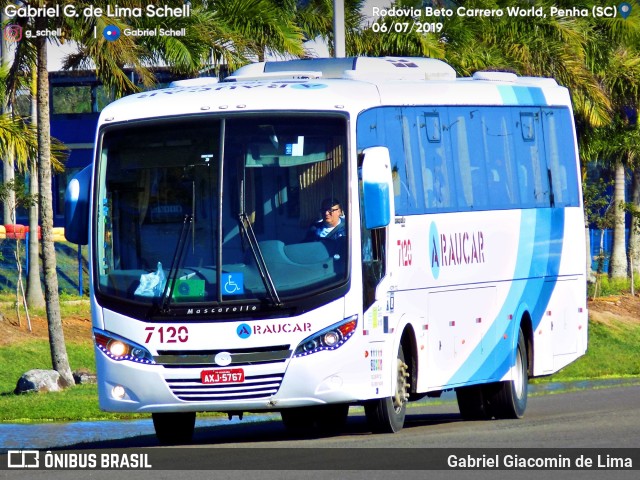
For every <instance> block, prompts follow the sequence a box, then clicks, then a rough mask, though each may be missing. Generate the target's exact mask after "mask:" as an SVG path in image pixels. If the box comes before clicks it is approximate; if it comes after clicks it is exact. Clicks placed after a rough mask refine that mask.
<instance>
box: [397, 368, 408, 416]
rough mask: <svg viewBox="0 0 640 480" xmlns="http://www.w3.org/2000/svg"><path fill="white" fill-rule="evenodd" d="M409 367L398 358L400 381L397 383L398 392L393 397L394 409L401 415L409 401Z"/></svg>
mask: <svg viewBox="0 0 640 480" xmlns="http://www.w3.org/2000/svg"><path fill="white" fill-rule="evenodd" d="M407 378H409V365H407V364H406V363H404V362H403V361H402V360H401V359H400V358H398V379H397V381H396V392H395V395H394V396H393V409H394V410H395V411H396V413H400V412H401V411H402V409H403V408H404V406H405V404H406V403H407V400H409V393H408V392H409V383H408V382H407Z"/></svg>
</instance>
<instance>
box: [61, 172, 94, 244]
mask: <svg viewBox="0 0 640 480" xmlns="http://www.w3.org/2000/svg"><path fill="white" fill-rule="evenodd" d="M90 192H91V165H89V166H87V167H85V168H84V169H83V170H81V171H80V172H78V173H77V174H76V175H75V176H74V177H73V178H72V179H71V181H70V182H69V184H68V185H67V190H66V192H65V194H64V236H65V238H66V239H67V240H68V241H70V242H71V243H75V244H76V245H87V244H88V243H89V194H90Z"/></svg>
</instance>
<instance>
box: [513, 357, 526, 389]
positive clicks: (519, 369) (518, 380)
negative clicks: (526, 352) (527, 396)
mask: <svg viewBox="0 0 640 480" xmlns="http://www.w3.org/2000/svg"><path fill="white" fill-rule="evenodd" d="M523 366H524V362H523V361H522V350H520V348H518V354H517V355H516V371H515V375H514V378H513V386H514V390H515V394H516V396H517V397H518V398H519V399H520V398H522V396H523V395H524V372H523Z"/></svg>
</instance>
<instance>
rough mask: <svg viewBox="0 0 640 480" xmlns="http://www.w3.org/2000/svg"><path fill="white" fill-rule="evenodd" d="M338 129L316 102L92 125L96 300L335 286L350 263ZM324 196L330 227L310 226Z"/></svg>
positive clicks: (248, 300)
mask: <svg viewBox="0 0 640 480" xmlns="http://www.w3.org/2000/svg"><path fill="white" fill-rule="evenodd" d="M347 139H348V121H347V118H346V116H345V115H335V114H334V115H327V114H320V113H317V112H313V113H311V114H310V113H306V114H298V113H287V114H282V113H278V114H271V113H266V114H265V113H262V114H260V115H257V114H246V115H238V114H233V115H217V116H213V115H208V116H206V117H204V116H188V117H176V118H162V119H155V120H151V121H149V120H147V121H141V122H132V123H128V124H126V125H109V126H106V127H103V128H102V129H101V131H100V133H99V144H98V145H99V149H98V153H97V160H98V161H97V162H96V163H97V167H96V168H97V171H96V182H95V184H96V185H95V196H96V197H95V198H96V201H95V202H94V208H95V215H94V216H93V218H94V219H95V220H94V224H93V242H94V248H93V251H94V255H93V262H94V269H93V272H94V282H95V283H94V284H95V292H96V298H97V299H98V300H99V302H100V303H101V304H102V305H103V306H109V307H110V308H113V309H115V310H118V311H121V312H123V313H131V309H137V310H139V309H142V310H143V311H145V312H146V316H153V315H162V314H176V312H180V311H189V312H193V311H194V309H195V310H198V311H211V310H212V309H215V308H216V307H217V308H218V309H219V310H220V308H221V307H224V306H232V307H233V306H238V305H242V306H245V308H240V309H238V311H240V312H243V313H246V311H247V310H249V311H251V310H253V311H255V306H256V305H258V306H260V308H261V309H262V308H267V307H271V308H282V307H295V306H299V305H300V304H305V305H306V304H308V302H309V301H312V302H313V301H316V302H317V301H323V302H326V301H327V300H328V297H336V298H337V297H339V296H340V295H341V294H342V293H344V291H345V289H346V288H348V282H349V263H350V262H349V255H350V248H349V242H348V238H349V234H348V232H349V228H348V223H347V218H348V213H349V212H348V205H349V201H350V199H349V197H348V194H347V192H348V188H347V187H348V177H349V172H348V161H347V152H348V146H347ZM327 201H329V202H330V203H331V204H332V205H331V207H332V208H331V210H333V212H335V213H336V215H335V218H336V219H337V220H338V225H339V228H334V229H333V230H334V231H333V234H329V235H327V237H326V238H320V237H319V236H316V235H314V234H313V233H316V232H318V229H317V228H316V226H317V225H324V223H322V222H323V215H324V212H321V210H322V208H321V207H322V205H324V204H325V203H326V202H327ZM338 209H339V210H338ZM325 210H326V209H325ZM333 212H332V213H333ZM336 232H339V233H336ZM314 297H315V298H316V300H311V299H312V298H314ZM249 306H253V307H249ZM224 310H225V311H228V312H233V311H235V309H234V308H231V309H227V308H225V309H224Z"/></svg>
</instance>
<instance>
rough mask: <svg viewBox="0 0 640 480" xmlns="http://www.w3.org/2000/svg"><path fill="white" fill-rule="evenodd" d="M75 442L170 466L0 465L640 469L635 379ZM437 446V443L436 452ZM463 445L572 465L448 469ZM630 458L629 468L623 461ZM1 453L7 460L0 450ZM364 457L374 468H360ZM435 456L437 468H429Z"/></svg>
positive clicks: (345, 474)
mask: <svg viewBox="0 0 640 480" xmlns="http://www.w3.org/2000/svg"><path fill="white" fill-rule="evenodd" d="M196 425H197V424H196ZM81 447H82V448H83V449H85V450H75V451H76V452H85V454H88V453H89V452H91V453H96V454H97V455H100V454H101V453H102V452H114V451H118V452H122V451H125V452H128V453H140V452H147V453H150V456H151V458H152V463H155V466H154V468H157V467H162V468H171V469H173V470H161V471H160V470H154V471H140V470H139V471H136V472H132V471H130V470H129V471H127V470H117V471H109V472H106V471H83V472H78V471H69V470H66V471H51V470H49V471H46V470H37V471H29V472H24V471H17V470H12V471H6V470H5V471H0V478H42V479H51V480H57V479H65V480H67V479H70V478H78V479H80V478H82V479H85V478H105V479H106V478H109V479H113V480H117V479H125V478H126V479H129V478H132V477H135V478H137V479H152V478H153V479H162V478H171V479H180V480H191V479H196V478H198V479H199V478H212V479H218V478H225V479H236V478H237V479H245V478H247V479H253V478H256V479H257V478H260V479H263V478H274V479H275V478H292V479H293V478H296V479H297V478H348V479H351V478H353V479H362V478H366V479H367V480H374V479H378V478H385V479H389V478H402V479H403V480H404V479H407V478H425V479H426V478H428V479H433V478H462V479H464V478H470V479H471V478H473V479H474V480H482V479H489V478H491V479H492V480H493V479H495V478H509V479H514V480H518V479H520V478H562V479H573V478H576V479H580V480H582V479H585V478H602V479H607V480H612V479H616V478H634V479H636V478H639V477H640V474H639V471H640V470H639V469H640V386H628V387H620V388H607V389H594V390H581V391H576V392H569V393H561V394H553V395H543V396H538V397H530V398H529V405H528V408H527V412H526V415H525V418H523V419H521V420H501V421H482V422H465V421H462V419H461V418H460V416H459V414H458V409H457V405H456V404H455V403H446V404H443V405H435V406H433V405H430V404H429V403H428V402H427V403H425V404H422V405H419V406H417V407H412V408H410V409H409V410H408V415H407V421H406V424H405V428H404V429H403V430H402V431H401V432H399V433H397V434H394V435H374V434H371V433H370V432H368V430H367V426H366V422H365V419H364V417H363V415H362V414H361V412H359V411H355V410H354V409H352V415H351V416H350V418H349V422H348V425H347V429H346V431H345V432H344V433H342V434H339V435H332V436H307V437H304V438H294V437H291V436H290V435H288V434H287V432H286V431H285V430H284V428H283V427H282V425H281V423H280V422H277V421H272V422H257V423H247V424H242V423H240V424H230V425H226V426H221V427H206V428H197V430H196V435H195V442H194V445H191V446H187V447H180V448H163V447H159V446H158V443H157V442H156V440H155V438H154V437H153V436H141V437H134V438H130V439H126V440H118V441H109V442H97V443H93V444H89V445H82V446H81ZM87 449H88V450H87ZM113 449H115V450H113ZM319 449H325V450H319ZM434 449H437V450H434ZM473 449H483V450H473ZM540 449H546V450H540ZM612 449H616V450H612ZM619 449H620V450H619ZM624 449H630V450H624ZM71 450H73V447H72V448H71ZM433 452H437V454H436V455H435V457H434V455H433ZM469 454H470V456H471V457H473V458H475V459H480V460H477V461H482V458H483V456H484V458H485V459H486V458H488V459H489V460H485V461H487V462H490V461H491V460H490V459H492V458H493V457H494V456H498V463H500V462H502V464H503V466H504V464H505V463H506V460H505V458H506V457H509V458H511V459H513V458H516V459H520V460H522V459H523V458H526V457H532V458H533V459H534V460H535V461H536V462H542V461H543V460H544V459H545V458H552V459H555V460H557V459H560V461H562V459H563V458H564V459H567V458H569V459H570V460H566V461H569V462H570V465H571V467H572V469H571V470H545V469H542V468H537V467H536V466H535V465H534V466H533V467H532V468H530V469H527V470H516V471H514V470H512V469H509V470H497V469H493V468H487V469H484V470H481V469H474V470H464V471H463V470H460V469H459V468H450V467H451V465H448V463H447V462H448V460H445V461H444V464H443V460H442V458H449V457H450V456H451V455H454V456H455V457H456V458H462V459H466V458H468V455H469ZM598 455H600V457H601V458H599V459H598V458H597V456H598ZM576 456H582V457H583V458H591V459H592V460H593V461H594V462H599V463H600V464H601V465H599V466H598V467H599V468H597V469H592V470H576V466H575V462H576ZM611 458H613V459H617V458H621V459H624V460H623V463H621V464H618V465H615V464H614V465H608V464H607V462H608V461H609V459H611ZM628 461H631V463H632V465H633V469H634V470H633V471H631V470H628V469H627V468H626V467H627V466H628V463H626V462H628ZM2 462H3V463H4V465H6V460H5V459H4V458H2ZM158 462H159V463H158ZM368 465H371V466H372V469H371V470H368V471H365V470H362V469H363V468H369V467H367V466H368ZM433 465H436V468H438V469H437V470H432V468H433ZM489 467H491V465H489ZM194 468H200V469H201V470H194ZM221 470H224V472H223V471H221Z"/></svg>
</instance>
